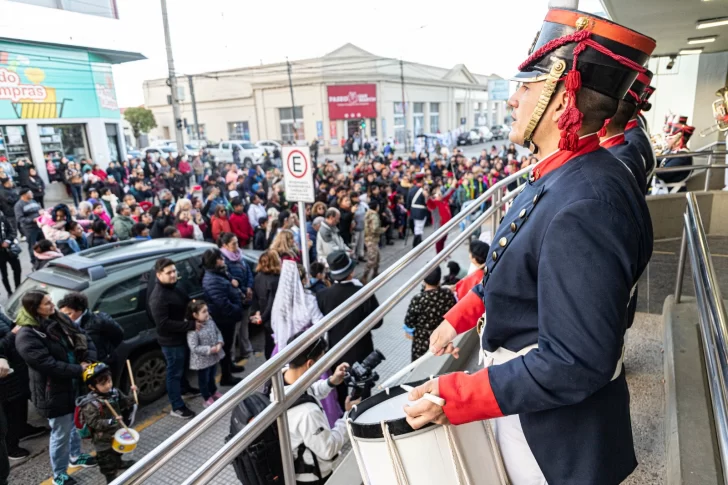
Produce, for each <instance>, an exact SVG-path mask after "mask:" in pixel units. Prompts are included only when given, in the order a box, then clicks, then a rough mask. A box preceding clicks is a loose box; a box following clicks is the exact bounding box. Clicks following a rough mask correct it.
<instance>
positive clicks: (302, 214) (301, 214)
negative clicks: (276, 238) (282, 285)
mask: <svg viewBox="0 0 728 485" xmlns="http://www.w3.org/2000/svg"><path fill="white" fill-rule="evenodd" d="M298 224H299V227H300V228H301V229H300V230H301V259H302V260H303V267H304V268H305V269H306V277H308V278H310V277H311V266H310V262H309V260H308V232H307V231H306V203H305V202H300V201H299V202H298ZM312 242H313V244H316V241H312Z"/></svg>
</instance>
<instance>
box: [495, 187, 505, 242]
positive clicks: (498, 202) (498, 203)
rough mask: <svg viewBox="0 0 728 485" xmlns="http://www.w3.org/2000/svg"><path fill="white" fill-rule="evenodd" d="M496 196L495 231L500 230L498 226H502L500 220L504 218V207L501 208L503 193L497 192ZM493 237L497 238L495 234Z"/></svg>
mask: <svg viewBox="0 0 728 485" xmlns="http://www.w3.org/2000/svg"><path fill="white" fill-rule="evenodd" d="M494 195H495V229H496V231H497V230H498V226H500V220H501V217H503V207H501V200H502V198H503V192H502V191H500V190H498V191H496V193H495V194H494ZM493 237H495V232H494V233H493Z"/></svg>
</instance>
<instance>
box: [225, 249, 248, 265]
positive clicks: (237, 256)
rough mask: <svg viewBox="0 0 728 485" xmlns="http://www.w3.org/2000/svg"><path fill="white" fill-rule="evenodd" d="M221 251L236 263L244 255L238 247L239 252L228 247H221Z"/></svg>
mask: <svg viewBox="0 0 728 485" xmlns="http://www.w3.org/2000/svg"><path fill="white" fill-rule="evenodd" d="M220 252H221V253H222V255H223V256H225V258H226V259H229V260H230V261H233V262H235V263H237V262H238V261H240V258H242V257H243V252H242V251H241V250H239V249H238V252H236V253H234V252H232V251H230V250H228V249H225V248H220Z"/></svg>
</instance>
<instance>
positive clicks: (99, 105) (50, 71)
mask: <svg viewBox="0 0 728 485" xmlns="http://www.w3.org/2000/svg"><path fill="white" fill-rule="evenodd" d="M50 118H115V119H118V118H119V106H118V103H117V101H116V91H115V89H114V81H113V76H112V73H111V65H110V63H109V62H108V60H107V59H105V58H103V57H101V56H97V55H95V54H92V53H89V52H88V51H85V50H82V49H72V48H60V47H58V48H57V47H50V46H47V47H46V46H36V45H26V44H22V43H15V42H0V119H4V120H12V119H50Z"/></svg>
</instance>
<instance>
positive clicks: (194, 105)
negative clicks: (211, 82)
mask: <svg viewBox="0 0 728 485" xmlns="http://www.w3.org/2000/svg"><path fill="white" fill-rule="evenodd" d="M187 82H188V83H189V85H190V101H192V116H193V117H194V120H195V135H196V136H197V140H198V141H201V140H202V137H201V136H200V123H199V122H198V121H197V99H195V82H194V80H193V79H192V76H187Z"/></svg>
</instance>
